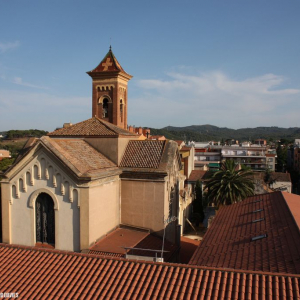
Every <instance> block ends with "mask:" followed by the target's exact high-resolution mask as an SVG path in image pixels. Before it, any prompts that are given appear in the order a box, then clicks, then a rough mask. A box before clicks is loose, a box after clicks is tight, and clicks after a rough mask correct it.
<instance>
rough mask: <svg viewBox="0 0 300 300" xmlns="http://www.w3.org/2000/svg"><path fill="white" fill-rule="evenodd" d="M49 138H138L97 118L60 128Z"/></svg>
mask: <svg viewBox="0 0 300 300" xmlns="http://www.w3.org/2000/svg"><path fill="white" fill-rule="evenodd" d="M48 135H49V136H65V137H70V136H71V137H79V136H80V137H89V136H92V137H101V136H104V137H106V136H119V135H122V136H123V135H124V136H137V135H136V134H135V133H133V132H130V131H128V130H125V129H122V128H120V127H118V126H116V125H114V124H112V123H109V122H106V121H104V120H101V119H99V118H97V117H93V118H90V119H88V120H85V121H83V122H80V123H77V124H74V125H71V126H69V127H66V128H60V129H57V130H55V131H53V132H50V133H48Z"/></svg>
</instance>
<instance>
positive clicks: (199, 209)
mask: <svg viewBox="0 0 300 300" xmlns="http://www.w3.org/2000/svg"><path fill="white" fill-rule="evenodd" d="M202 200H203V199H202V183H201V181H200V180H197V182H196V185H195V199H194V201H193V213H194V217H195V221H196V225H197V226H199V223H200V222H202V221H203V219H204V217H205V215H204V211H203V201H202Z"/></svg>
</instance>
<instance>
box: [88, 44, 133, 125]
mask: <svg viewBox="0 0 300 300" xmlns="http://www.w3.org/2000/svg"><path fill="white" fill-rule="evenodd" d="M87 74H88V75H90V76H91V77H92V80H93V99H92V107H93V108H92V117H94V116H97V117H98V118H99V119H103V120H105V121H108V122H110V123H112V124H114V125H117V126H119V127H121V128H124V129H127V106H128V104H127V83H128V81H129V80H130V79H131V78H132V76H131V75H129V74H128V73H126V72H125V71H124V69H123V68H122V67H121V65H120V64H119V62H118V61H117V59H116V57H115V56H114V54H113V52H112V50H111V48H110V49H109V51H108V53H107V54H106V56H105V57H104V58H103V60H102V61H101V62H100V64H99V65H98V66H97V67H96V68H95V69H93V70H92V71H90V72H87ZM120 99H122V102H121V103H120V102H119V101H120Z"/></svg>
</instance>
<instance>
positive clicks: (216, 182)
mask: <svg viewBox="0 0 300 300" xmlns="http://www.w3.org/2000/svg"><path fill="white" fill-rule="evenodd" d="M252 174H253V173H252V171H251V170H247V169H240V170H239V169H238V165H237V164H236V163H235V162H234V161H233V160H226V161H225V162H223V163H222V165H221V168H220V170H219V171H217V172H215V173H213V174H212V175H211V176H210V177H209V178H208V179H206V180H205V190H207V196H208V198H209V199H210V201H212V202H214V203H215V204H216V205H217V206H220V205H229V204H232V203H236V202H239V201H242V200H244V199H245V198H247V197H249V196H252V195H254V183H253V180H252V177H251V175H252Z"/></svg>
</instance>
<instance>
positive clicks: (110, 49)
mask: <svg viewBox="0 0 300 300" xmlns="http://www.w3.org/2000/svg"><path fill="white" fill-rule="evenodd" d="M109 51H111V37H110V38H109Z"/></svg>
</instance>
